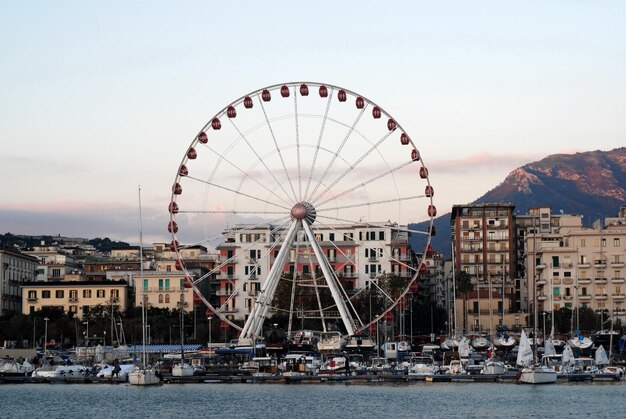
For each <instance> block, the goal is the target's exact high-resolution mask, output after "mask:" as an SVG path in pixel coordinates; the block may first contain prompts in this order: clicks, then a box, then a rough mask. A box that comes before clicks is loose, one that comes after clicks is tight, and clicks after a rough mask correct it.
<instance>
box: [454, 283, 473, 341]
mask: <svg viewBox="0 0 626 419" xmlns="http://www.w3.org/2000/svg"><path fill="white" fill-rule="evenodd" d="M455 282H456V292H457V294H462V295H463V330H465V331H466V330H467V297H468V294H469V293H470V291H473V290H474V284H472V278H471V277H470V276H469V274H468V273H467V272H465V271H460V272H459V273H458V274H457V275H456V278H455Z"/></svg>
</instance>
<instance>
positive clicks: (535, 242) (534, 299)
mask: <svg viewBox="0 0 626 419" xmlns="http://www.w3.org/2000/svg"><path fill="white" fill-rule="evenodd" d="M536 215H537V214H533V263H532V264H531V266H532V269H533V270H532V279H533V311H534V313H533V343H534V345H533V362H535V363H536V362H537V320H538V319H537V278H536V277H535V275H536V272H537V266H536V265H537V255H536V253H537V227H536V226H535V216H536Z"/></svg>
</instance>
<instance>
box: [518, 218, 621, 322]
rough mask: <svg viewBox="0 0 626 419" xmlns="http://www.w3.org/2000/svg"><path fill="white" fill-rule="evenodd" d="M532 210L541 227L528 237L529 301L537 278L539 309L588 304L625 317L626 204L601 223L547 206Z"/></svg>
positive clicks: (526, 240) (597, 309) (594, 308)
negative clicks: (557, 212)
mask: <svg viewBox="0 0 626 419" xmlns="http://www.w3.org/2000/svg"><path fill="white" fill-rule="evenodd" d="M530 215H531V216H533V217H534V218H535V219H537V222H536V223H535V225H536V226H539V228H537V229H536V230H535V231H534V234H527V235H526V238H525V249H526V259H525V260H526V271H527V277H528V282H529V287H528V289H529V301H531V302H532V292H533V289H534V287H535V283H536V297H537V307H538V311H539V312H542V311H548V312H549V311H552V310H558V309H560V308H561V307H567V308H575V307H579V306H586V307H590V308H592V309H593V310H595V311H597V312H604V311H608V312H609V313H610V315H612V316H617V317H618V318H620V319H621V320H622V321H625V320H626V310H625V308H626V284H625V280H624V277H625V275H624V273H625V272H626V269H625V262H626V207H622V210H621V211H620V214H619V215H618V217H610V218H607V219H605V226H604V227H601V226H599V225H598V224H596V228H585V227H583V226H582V219H581V217H580V216H556V217H554V216H553V215H552V214H551V213H550V211H549V209H546V208H539V209H535V210H532V211H531V214H530ZM555 219H556V220H559V221H560V223H559V222H555V221H554V220H555ZM540 220H541V222H540ZM548 220H550V221H548ZM544 221H545V222H544ZM548 224H549V225H548ZM529 306H531V307H532V304H530V305H529Z"/></svg>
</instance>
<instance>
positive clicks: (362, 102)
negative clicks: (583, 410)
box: [356, 96, 365, 109]
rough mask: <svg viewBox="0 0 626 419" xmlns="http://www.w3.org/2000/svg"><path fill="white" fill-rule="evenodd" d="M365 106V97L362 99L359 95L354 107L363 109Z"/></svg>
mask: <svg viewBox="0 0 626 419" xmlns="http://www.w3.org/2000/svg"><path fill="white" fill-rule="evenodd" d="M364 107H365V99H363V98H362V97H361V96H359V97H357V98H356V108H357V109H363V108H364Z"/></svg>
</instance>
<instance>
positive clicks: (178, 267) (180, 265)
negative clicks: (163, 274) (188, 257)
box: [174, 259, 183, 271]
mask: <svg viewBox="0 0 626 419" xmlns="http://www.w3.org/2000/svg"><path fill="white" fill-rule="evenodd" d="M174 268H176V270H177V271H182V270H183V262H181V261H180V259H176V262H175V263H174Z"/></svg>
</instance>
